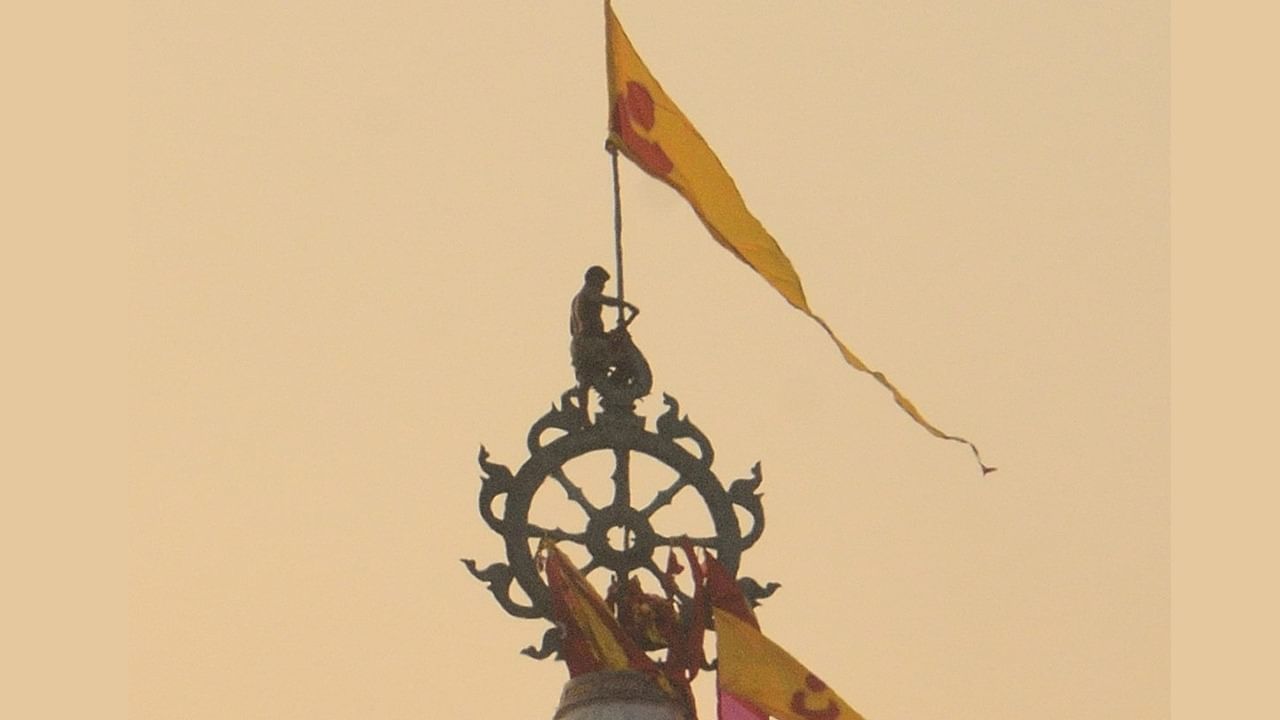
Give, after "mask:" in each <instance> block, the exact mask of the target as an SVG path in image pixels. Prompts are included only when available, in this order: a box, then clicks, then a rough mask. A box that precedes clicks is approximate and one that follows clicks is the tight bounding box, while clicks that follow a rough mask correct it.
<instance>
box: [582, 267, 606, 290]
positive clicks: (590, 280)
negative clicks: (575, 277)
mask: <svg viewBox="0 0 1280 720" xmlns="http://www.w3.org/2000/svg"><path fill="white" fill-rule="evenodd" d="M583 279H585V280H586V281H587V284H588V285H598V286H600V287H604V284H605V282H606V281H607V280H608V279H609V271H608V270H605V269H604V268H602V267H600V266H599V265H592V266H591V267H589V268H587V273H586V274H585V275H584V276H583Z"/></svg>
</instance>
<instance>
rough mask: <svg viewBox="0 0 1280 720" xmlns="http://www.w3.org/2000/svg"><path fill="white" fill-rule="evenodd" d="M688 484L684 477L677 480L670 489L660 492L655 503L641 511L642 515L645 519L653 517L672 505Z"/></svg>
mask: <svg viewBox="0 0 1280 720" xmlns="http://www.w3.org/2000/svg"><path fill="white" fill-rule="evenodd" d="M688 484H689V481H688V480H686V479H685V478H684V476H680V477H678V478H676V481H675V482H673V483H671V486H670V487H668V488H665V489H663V490H661V491H659V492H658V494H657V495H655V496H654V498H653V501H652V502H650V503H649V504H648V505H646V506H645V507H644V508H643V509H642V510H640V514H641V515H643V516H645V517H652V516H653V514H654V513H656V512H658V511H659V510H661V509H662V508H664V507H666V506H668V505H670V504H671V501H672V500H675V498H676V494H677V493H679V492H680V491H681V490H682V489H683V488H684V486H685V485H688Z"/></svg>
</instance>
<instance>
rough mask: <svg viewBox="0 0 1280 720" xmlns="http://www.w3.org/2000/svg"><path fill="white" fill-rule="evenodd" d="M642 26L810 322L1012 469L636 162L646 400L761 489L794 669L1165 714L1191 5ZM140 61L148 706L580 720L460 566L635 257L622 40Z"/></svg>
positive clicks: (829, 14)
mask: <svg viewBox="0 0 1280 720" xmlns="http://www.w3.org/2000/svg"><path fill="white" fill-rule="evenodd" d="M615 7H616V10H617V12H618V15H619V17H620V19H621V21H622V22H623V23H624V25H625V26H626V28H627V30H628V32H629V33H630V35H631V38H632V40H633V41H634V42H635V45H636V47H637V50H638V51H639V52H640V53H641V54H642V55H643V57H644V58H645V60H646V61H647V62H648V64H649V67H650V69H651V70H652V71H653V72H654V74H655V75H656V76H657V77H658V79H659V80H660V81H661V82H662V83H663V85H664V87H665V88H666V90H667V91H668V92H669V94H670V95H671V96H672V97H673V98H674V99H675V100H676V101H677V102H678V103H680V105H681V107H682V109H683V110H684V111H685V113H686V114H687V115H688V116H689V118H690V119H691V120H692V121H693V122H694V123H695V124H696V125H697V126H698V127H699V129H700V130H701V131H702V133H703V135H704V136H705V137H706V138H707V139H708V141H709V142H710V143H711V145H712V147H714V148H716V150H717V151H718V152H719V154H720V156H721V159H722V160H723V161H724V162H725V164H726V166H727V167H728V168H729V170H730V171H731V172H732V173H733V174H734V176H735V178H736V179H737V181H738V184H739V187H740V188H741V189H742V191H743V194H744V196H745V197H746V200H747V202H748V204H749V206H750V207H751V208H752V209H753V210H754V211H755V213H756V214H757V215H758V216H759V217H760V218H761V220H762V221H763V222H764V224H765V226H766V227H768V228H769V229H770V230H771V231H772V232H773V234H774V235H775V237H777V239H778V240H779V242H780V243H781V245H782V247H783V248H784V249H785V250H786V251H787V253H788V254H789V255H790V257H791V259H792V261H793V262H794V264H795V266H796V268H797V270H798V271H799V273H800V275H801V277H802V278H803V279H804V281H805V287H806V290H807V292H808V295H809V299H810V301H811V303H812V305H813V306H814V308H815V310H816V311H817V312H819V313H820V314H822V315H824V316H825V317H826V318H827V320H828V321H829V322H830V323H831V325H832V326H833V327H834V328H835V329H836V330H837V332H839V333H841V335H842V336H843V337H844V338H845V340H846V341H847V342H848V343H849V344H850V345H851V346H852V347H853V349H854V350H855V351H857V352H859V353H860V354H861V355H862V356H863V357H864V358H865V359H866V360H867V361H868V362H869V363H870V364H872V365H873V366H875V367H877V368H879V369H881V370H883V371H885V372H886V373H887V374H888V375H889V376H890V377H891V378H893V379H894V380H895V381H896V382H897V383H898V385H899V386H900V387H901V388H902V389H903V390H904V391H905V392H906V394H907V395H908V396H909V397H911V398H912V399H913V400H914V401H916V403H917V404H918V405H919V407H920V408H921V410H922V411H923V412H924V413H925V415H926V416H927V417H929V418H931V419H932V420H933V421H934V422H936V423H937V424H938V425H939V426H940V427H942V428H943V429H944V430H948V431H951V432H954V433H958V434H961V435H964V436H966V437H969V438H970V439H972V440H973V441H975V442H976V443H977V444H978V445H979V446H980V447H981V448H982V450H983V452H984V456H985V458H986V459H987V460H988V461H989V462H990V463H991V464H994V465H997V466H999V467H1000V471H999V472H997V473H996V474H994V475H990V476H988V477H986V478H981V477H979V475H978V473H977V470H976V469H975V467H974V463H973V461H972V456H971V455H970V454H969V453H968V450H967V449H966V448H964V447H963V446H961V445H958V444H955V443H946V442H942V441H939V440H936V439H934V438H932V437H930V436H929V435H927V434H926V433H925V432H924V431H923V430H921V429H920V428H918V427H917V426H915V425H914V424H912V423H911V421H910V420H909V419H908V418H907V417H906V416H905V415H903V414H902V413H901V412H900V411H899V410H898V409H897V408H896V407H895V406H894V405H893V403H892V401H891V400H890V399H889V397H888V395H887V393H886V392H884V390H883V389H882V388H880V387H879V386H878V385H876V384H875V383H874V381H872V380H871V379H870V378H867V377H866V376H863V375H859V374H856V373H854V372H851V371H849V370H848V369H847V368H846V367H845V366H844V365H843V364H842V363H841V361H840V358H839V356H838V355H837V353H836V351H835V350H834V349H833V348H832V347H831V345H830V344H829V342H828V341H827V340H826V339H825V336H823V335H822V333H821V331H820V330H819V329H818V328H816V327H815V326H814V325H813V324H812V323H811V322H809V321H808V320H806V319H805V318H804V317H803V316H801V315H799V314H798V313H796V312H795V311H793V310H791V309H790V308H789V307H787V305H786V304H785V303H784V302H783V301H782V300H781V299H780V298H779V297H777V295H776V293H774V291H773V290H771V289H770V288H769V287H768V286H767V285H766V284H765V283H764V282H763V281H761V280H760V279H759V278H757V277H755V276H754V275H753V274H752V273H751V272H750V271H749V270H747V269H746V267H745V266H743V265H742V264H741V263H739V262H737V261H736V260H734V259H733V258H732V257H731V256H729V255H728V254H727V253H726V252H725V251H723V250H722V249H720V248H719V247H718V246H716V244H715V243H714V242H713V241H712V240H711V239H710V238H709V237H708V236H707V235H706V233H705V231H704V230H703V229H702V228H701V226H700V225H699V224H698V222H697V220H696V218H695V217H694V215H693V214H692V212H691V211H690V210H689V209H688V207H687V205H685V204H684V202H683V201H682V200H681V199H680V198H678V197H677V196H676V195H675V193H674V192H672V191H671V190H670V189H669V188H667V187H665V186H662V185H660V184H658V183H657V182H655V181H652V180H650V179H649V178H647V177H645V176H643V175H642V174H641V173H640V172H639V171H637V170H635V169H634V168H632V167H626V166H624V168H623V177H622V182H623V205H624V222H625V224H626V244H627V267H626V270H627V296H628V299H630V300H632V301H633V302H635V303H637V304H638V305H640V306H641V307H642V308H643V314H642V315H641V317H640V319H639V320H638V321H637V324H636V326H635V328H634V330H635V332H634V334H635V337H636V340H637V342H638V343H639V344H640V345H641V347H642V348H643V349H644V351H645V353H646V355H647V356H648V359H649V361H650V362H651V364H652V365H653V368H654V371H655V375H656V390H657V392H656V393H655V399H653V400H650V401H647V402H646V403H645V404H644V405H643V406H642V410H645V411H647V412H651V413H656V412H657V411H658V410H660V408H661V405H660V402H659V401H658V400H657V399H656V398H657V397H659V394H660V393H661V392H668V393H671V394H672V395H674V396H675V397H677V398H678V399H679V400H680V403H681V407H682V409H683V410H684V411H685V412H687V413H689V415H690V416H691V417H692V419H693V420H694V421H695V422H696V423H697V424H698V425H699V427H700V428H701V429H702V430H703V431H705V432H706V433H707V434H708V435H709V436H710V438H711V440H712V442H713V443H714V444H715V447H716V449H717V461H716V469H717V471H718V472H719V473H720V476H721V479H723V480H725V481H729V480H732V479H734V478H737V477H741V476H744V475H745V474H746V473H747V471H748V469H749V468H750V466H751V465H752V464H753V463H754V462H756V461H757V460H759V461H761V462H762V464H763V471H764V484H763V486H762V488H761V489H762V491H763V492H764V493H765V504H766V513H767V517H768V529H767V530H766V532H765V535H764V538H763V539H762V540H761V541H760V543H759V544H758V545H757V546H756V548H755V549H754V550H752V551H751V552H749V553H748V555H747V556H746V559H745V561H744V564H743V569H744V572H746V573H747V574H750V575H753V576H755V577H757V578H759V579H761V580H774V581H778V582H781V583H782V584H783V588H782V590H780V591H779V592H778V594H777V595H775V596H774V597H773V598H772V599H770V600H769V601H767V603H766V604H765V606H764V607H763V609H762V610H761V612H760V618H761V622H762V624H763V627H764V630H765V632H766V633H767V634H769V635H770V636H771V637H772V638H773V639H775V640H776V641H778V642H779V643H780V644H782V645H783V646H784V647H786V648H788V649H789V650H790V651H792V652H793V653H794V654H795V655H797V656H798V657H799V658H800V659H801V660H802V661H804V662H805V663H806V664H808V665H809V666H810V667H811V669H813V670H814V671H815V672H817V673H819V674H821V675H822V676H823V678H824V679H825V680H827V681H828V682H829V683H830V684H831V685H832V686H833V687H834V688H836V689H837V690H838V691H839V692H840V693H841V695H842V696H843V697H844V698H845V699H846V700H848V701H849V702H850V704H852V705H853V706H854V707H856V708H858V709H859V710H860V711H861V712H863V714H865V715H867V716H868V717H871V718H882V719H888V718H908V717H909V718H913V719H920V718H935V717H936V718H942V717H947V718H970V717H972V718H984V719H990V718H1025V717H1029V716H1033V715H1034V716H1035V717H1041V718H1059V717H1061V718H1066V717H1072V718H1074V717H1090V718H1160V717H1167V715H1168V696H1169V685H1168V671H1169V660H1168V645H1169V627H1168V620H1169V593H1168V590H1169V570H1168V553H1169V539H1168V530H1169V492H1168V477H1169V451H1170V448H1169V419H1168V391H1169V361H1168V347H1169V330H1168V328H1169V315H1168V294H1169V286H1168V278H1169V252H1168V233H1169V228H1168V191H1169V186H1168V177H1167V173H1168V130H1169V127H1168V101H1169V98H1168V82H1167V81H1168V69H1169V68H1168V60H1167V41H1168V16H1167V13H1168V8H1167V5H1166V4H1161V3H1119V4H1106V5H1092V4H1090V5H1085V4H1076V3H1050V2H1043V3H1019V4H1007V3H987V2H984V3H969V4H966V5H964V6H963V7H957V6H953V5H951V4H941V3H930V4H922V5H918V6H908V7H904V6H902V5H901V4H897V3H844V2H814V3H806V4H803V5H798V6H795V7H791V6H784V5H781V4H776V3H766V2H734V3H724V2H718V3H677V2H658V1H656V0H655V1H651V2H644V3H641V2H636V1H635V0H632V1H631V2H626V1H625V0H618V1H617V2H616V3H615ZM135 28H136V35H135V41H134V48H135V49H134V56H133V60H134V63H135V65H134V68H133V76H134V77H135V87H134V98H133V100H134V105H135V107H136V108H138V109H139V111H138V114H137V116H136V117H135V121H134V126H133V137H132V141H133V144H134V147H135V148H136V150H137V152H136V154H135V159H134V168H133V169H134V172H135V173H136V175H135V176H136V180H135V184H134V186H133V190H134V193H135V197H136V198H137V203H136V207H135V217H136V238H137V241H138V242H137V250H136V252H135V255H134V257H133V258H132V262H133V264H134V278H135V286H136V290H135V295H134V298H133V302H134V317H135V323H136V325H135V327H134V329H133V330H134V336H135V337H136V338H138V342H137V343H136V344H135V349H134V352H135V353H136V357H137V358H138V375H137V377H136V378H135V379H136V381H137V382H138V387H139V388H140V390H139V392H138V394H137V400H136V402H137V413H138V417H139V418H140V420H141V422H140V423H139V427H140V428H141V429H140V430H139V436H138V440H139V445H138V447H139V450H138V451H136V452H135V459H136V463H135V465H136V466H135V468H134V472H133V475H134V478H135V481H134V485H133V492H132V496H131V502H132V509H133V521H134V530H133V551H132V556H131V559H132V567H131V573H132V579H133V595H132V597H131V601H132V606H131V622H132V633H133V637H132V641H131V656H130V659H131V661H132V668H131V671H132V678H131V694H132V701H133V703H134V709H135V716H136V717H138V718H172V717H183V718H232V717H234V718H258V717H261V718H293V717H297V718H303V717H306V718H350V717H379V718H418V717H425V716H436V715H453V716H463V717H476V716H495V715H510V716H515V715H519V716H533V717H539V716H549V715H550V713H551V710H552V708H553V707H554V704H555V702H556V699H557V696H558V693H559V688H560V684H561V683H562V682H563V680H564V679H565V677H566V673H565V671H564V669H563V667H562V666H560V665H553V664H551V663H545V662H544V663H535V662H533V661H530V660H527V659H525V658H523V657H521V656H519V655H518V654H517V650H518V649H519V648H520V647H522V646H524V645H526V644H529V643H532V642H534V641H536V640H537V638H538V637H539V636H540V635H541V631H542V626H541V625H540V624H538V623H535V622H530V621H520V620H516V619H514V618H509V617H507V616H506V615H504V614H503V613H502V612H501V610H500V609H499V608H498V606H497V605H496V604H495V603H494V602H493V601H492V600H491V598H490V597H489V596H488V594H487V592H485V590H484V589H483V587H482V586H481V585H480V584H479V583H477V582H476V581H474V580H473V579H471V578H470V577H469V576H468V575H467V574H466V572H465V570H464V569H463V568H462V566H461V565H460V564H459V563H458V562H457V559H458V558H460V557H474V558H476V559H478V560H479V561H481V562H482V563H484V562H490V561H496V560H500V559H501V558H502V556H501V545H500V543H499V541H498V538H497V537H496V536H495V535H493V534H492V533H491V532H489V531H488V529H487V528H486V527H485V526H484V524H483V523H482V522H481V520H480V518H479V516H478V514H477V512H476V508H475V498H476V492H477V490H478V488H479V481H478V475H479V468H478V466H477V465H476V464H475V455H476V451H477V449H478V447H479V445H480V444H481V443H484V444H485V445H486V446H487V447H488V448H489V449H490V451H491V452H492V453H493V457H494V459H495V460H497V461H499V462H503V463H506V464H508V465H509V466H511V467H512V468H513V469H514V468H515V467H516V466H518V465H519V463H521V462H522V461H523V460H524V459H525V457H526V453H525V450H524V436H525V432H526V430H527V428H528V426H529V425H530V423H532V422H533V421H534V420H535V419H536V418H537V417H539V416H540V415H541V414H542V413H543V412H544V411H545V410H546V409H547V408H548V407H549V406H550V404H551V402H552V401H553V400H556V399H557V398H558V396H559V394H560V392H561V391H563V390H564V389H566V388H567V387H568V386H569V385H570V384H571V383H572V372H571V370H570V368H569V365H568V357H567V344H568V338H567V328H566V326H567V318H566V309H567V304H568V300H569V298H570V296H571V295H572V294H573V292H574V291H575V290H576V288H577V287H578V285H579V283H580V277H581V273H582V270H583V268H585V267H586V266H587V265H590V264H594V263H600V264H606V265H610V266H611V264H612V240H611V237H612V235H611V233H612V225H611V221H612V206H611V188H610V185H609V168H608V159H607V155H605V153H604V152H603V150H602V144H603V140H604V135H605V131H604V123H605V99H604V70H603V44H602V43H603V31H602V13H601V10H600V7H599V3H596V2H585V1H584V2H574V3H568V2H559V3H537V4H534V3H527V4H526V3H522V4H507V5H506V6H499V5H497V4H487V5H479V4H459V5H456V6H454V5H452V4H450V5H446V4H444V3H407V2H406V3H384V4H380V5H376V6H361V7H356V6H350V5H348V4H345V3H335V2H318V3H310V4H308V5H307V6H306V7H301V6H290V5H289V4H284V3H270V2H268V3H239V2H234V3H226V2H221V3H208V2H195V3H185V4H183V5H181V6H180V7H179V6H173V5H171V4H166V3H139V4H137V5H136V10H135ZM700 697H701V698H703V702H702V707H701V712H702V716H703V717H704V718H706V717H712V716H713V713H714V706H713V704H712V703H711V702H710V700H709V695H707V694H706V693H705V692H704V693H702V695H701V696H700Z"/></svg>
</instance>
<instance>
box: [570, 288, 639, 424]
mask: <svg viewBox="0 0 1280 720" xmlns="http://www.w3.org/2000/svg"><path fill="white" fill-rule="evenodd" d="M608 280H609V271H607V270H605V269H604V268H602V267H600V266H599V265H593V266H591V267H589V268H587V272H586V274H585V275H583V283H582V289H581V290H579V291H578V294H577V295H574V296H573V304H572V305H571V306H570V310H569V335H570V336H571V337H572V340H571V341H570V344H569V357H570V359H571V360H572V362H573V372H574V375H575V377H576V378H577V380H578V392H579V398H580V401H581V405H582V411H583V413H584V414H586V413H587V390H588V388H590V387H591V386H592V385H594V384H596V382H598V381H599V380H600V379H601V378H603V377H605V376H606V375H607V374H608V372H609V367H610V366H611V365H612V364H613V363H614V362H615V360H616V358H614V357H613V353H612V352H611V350H610V346H609V338H608V336H607V335H606V334H605V331H604V320H602V319H601V317H600V314H601V312H602V311H603V310H604V306H605V305H611V306H613V307H621V308H623V309H624V310H629V311H630V312H631V316H630V317H628V318H626V319H625V320H624V321H623V325H625V324H627V323H630V322H631V321H632V320H634V319H635V317H636V315H637V314H639V312H640V308H638V307H636V306H635V305H632V304H631V303H629V302H627V301H626V300H619V299H618V298H615V297H609V296H608V295H605V294H604V284H605V283H606V282H607V281H608Z"/></svg>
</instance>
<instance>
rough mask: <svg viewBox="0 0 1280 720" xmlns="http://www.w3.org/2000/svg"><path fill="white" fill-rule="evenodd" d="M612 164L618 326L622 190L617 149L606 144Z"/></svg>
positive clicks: (620, 289)
mask: <svg viewBox="0 0 1280 720" xmlns="http://www.w3.org/2000/svg"><path fill="white" fill-rule="evenodd" d="M605 147H606V149H607V150H608V151H609V156H610V158H612V164H613V251H614V260H615V264H616V267H617V271H618V324H619V325H621V324H622V318H623V312H622V299H623V294H622V287H623V286H622V189H621V185H620V184H619V183H618V148H617V147H616V146H615V145H614V144H613V143H612V142H610V143H606V146H605Z"/></svg>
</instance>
